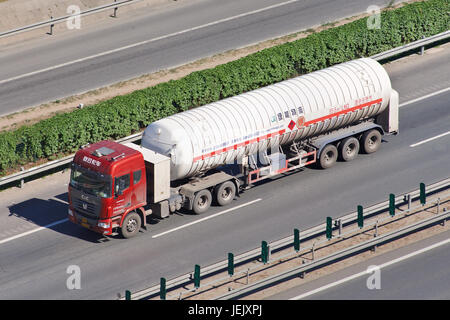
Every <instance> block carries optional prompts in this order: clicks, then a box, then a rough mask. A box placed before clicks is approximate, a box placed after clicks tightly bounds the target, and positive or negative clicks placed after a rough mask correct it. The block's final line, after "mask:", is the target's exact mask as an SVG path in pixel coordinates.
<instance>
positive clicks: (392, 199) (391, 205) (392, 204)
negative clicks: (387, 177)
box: [389, 193, 395, 217]
mask: <svg viewBox="0 0 450 320" xmlns="http://www.w3.org/2000/svg"><path fill="white" fill-rule="evenodd" d="M389 214H390V215H391V217H393V216H395V195H394V194H392V193H391V194H389Z"/></svg>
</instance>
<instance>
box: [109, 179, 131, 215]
mask: <svg viewBox="0 0 450 320" xmlns="http://www.w3.org/2000/svg"><path fill="white" fill-rule="evenodd" d="M129 206H131V192H130V174H129V173H128V174H125V175H122V176H120V177H116V178H114V207H113V216H115V215H118V214H122V213H124V212H125V211H126V210H127V209H128V207H129Z"/></svg>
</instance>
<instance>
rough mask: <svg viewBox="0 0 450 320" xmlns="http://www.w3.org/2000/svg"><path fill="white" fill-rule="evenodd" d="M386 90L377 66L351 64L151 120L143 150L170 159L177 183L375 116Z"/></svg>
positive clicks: (383, 105) (382, 72)
mask: <svg viewBox="0 0 450 320" xmlns="http://www.w3.org/2000/svg"><path fill="white" fill-rule="evenodd" d="M391 90H392V89H391V82H390V79H389V76H388V74H387V73H386V71H385V70H384V68H383V67H382V66H381V65H380V64H379V63H378V62H377V61H375V60H373V59H369V58H362V59H358V60H353V61H349V62H345V63H342V64H339V65H335V66H332V67H329V68H326V69H323V70H320V71H315V72H312V73H310V74H307V75H303V76H299V77H297V78H294V79H290V80H286V81H283V82H280V83H277V84H273V85H270V86H267V87H264V88H260V89H257V90H253V91H251V92H247V93H243V94H240V95H238V96H235V97H231V98H227V99H223V100H220V101H217V102H214V103H210V104H207V105H205V106H202V107H198V108H194V109H192V110H188V111H185V112H181V113H178V114H174V115H172V116H169V117H167V118H164V119H160V120H158V121H155V122H153V123H151V124H150V125H149V126H148V127H147V128H146V130H145V132H144V136H143V138H142V146H143V147H145V148H148V149H152V150H154V151H156V152H158V153H161V154H164V155H166V156H169V157H171V180H172V181H173V180H177V179H182V178H185V177H189V176H193V175H195V174H196V173H199V172H201V171H205V170H208V169H211V168H214V167H217V166H220V165H222V164H224V163H232V162H233V161H234V160H236V159H239V158H242V157H244V156H246V155H249V154H253V153H255V152H257V151H261V150H265V149H267V148H270V147H271V146H273V145H276V144H280V145H283V144H287V143H290V142H292V141H294V140H300V139H304V138H308V137H311V136H315V135H319V134H321V133H325V132H327V131H330V130H334V129H337V128H340V127H343V126H347V125H350V124H352V123H356V122H358V121H361V120H363V119H367V118H370V117H374V116H376V115H378V114H379V113H381V112H382V111H383V110H384V109H385V108H386V107H387V106H388V103H389V97H390V94H391Z"/></svg>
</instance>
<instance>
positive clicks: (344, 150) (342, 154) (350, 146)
mask: <svg viewBox="0 0 450 320" xmlns="http://www.w3.org/2000/svg"><path fill="white" fill-rule="evenodd" d="M358 153H359V141H358V139H356V138H355V137H348V138H345V139H344V140H342V141H341V143H340V144H339V158H341V160H343V161H352V160H353V159H355V158H356V156H357V155H358Z"/></svg>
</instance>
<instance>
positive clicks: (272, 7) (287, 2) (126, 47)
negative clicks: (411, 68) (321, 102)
mask: <svg viewBox="0 0 450 320" xmlns="http://www.w3.org/2000/svg"><path fill="white" fill-rule="evenodd" d="M299 1H300V0H289V1H285V2H281V3H277V4H274V5H271V6H268V7H264V8H261V9H257V10H253V11H250V12H246V13H241V14H238V15H235V16H232V17H228V18H224V19H220V20H217V21H214V22H210V23H206V24H202V25H200V26H197V27H193V28H189V29H185V30H181V31H177V32H174V33H170V34H167V35H164V36H160V37H156V38H153V39H148V40H144V41H140V42H136V43H133V44H130V45H127V46H123V47H120V48H116V49H112V50H108V51H104V52H101V53H97V54H94V55H91V56H88V57H84V58H80V59H76V60H72V61H69V62H65V63H61V64H58V65H55V66H51V67H48V68H44V69H40V70H36V71H33V72H29V73H25V74H22V75H19V76H15V77H12V78H9V79H4V80H0V84H3V83H6V82H10V81H14V80H19V79H22V78H25V77H29V76H33V75H36V74H39V73H43V72H46V71H51V70H54V69H58V68H62V67H66V66H69V65H72V64H75V63H79V62H83V61H86V60H90V59H94V58H98V57H102V56H105V55H108V54H112V53H116V52H119V51H123V50H127V49H130V48H134V47H138V46H141V45H144V44H148V43H151V42H155V41H159V40H163V39H167V38H170V37H174V36H178V35H181V34H184V33H188V32H191V31H195V30H199V29H203V28H206V27H210V26H214V25H216V24H220V23H223V22H228V21H231V20H235V19H238V18H243V17H246V16H249V15H252V14H256V13H260V12H263V11H267V10H271V9H275V8H278V7H281V6H285V5H288V4H291V3H294V2H299Z"/></svg>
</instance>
